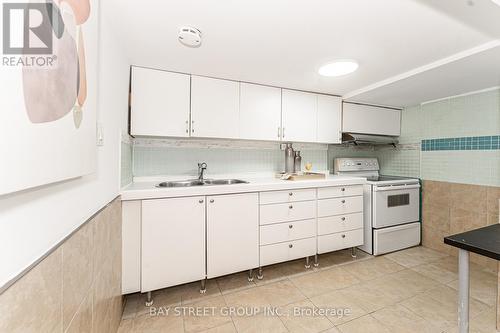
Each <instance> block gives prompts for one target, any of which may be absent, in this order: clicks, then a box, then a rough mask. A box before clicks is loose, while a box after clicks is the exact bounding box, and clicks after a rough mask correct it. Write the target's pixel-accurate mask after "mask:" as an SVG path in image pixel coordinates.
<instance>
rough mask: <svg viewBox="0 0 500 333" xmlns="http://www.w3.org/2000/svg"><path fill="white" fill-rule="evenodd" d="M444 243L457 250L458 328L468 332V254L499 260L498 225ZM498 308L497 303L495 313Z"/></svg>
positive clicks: (458, 235) (466, 233)
mask: <svg viewBox="0 0 500 333" xmlns="http://www.w3.org/2000/svg"><path fill="white" fill-rule="evenodd" d="M444 243H445V244H448V245H451V246H454V247H457V248H458V328H459V332H460V333H465V332H469V288H470V282H469V252H473V253H477V254H480V255H482V256H485V257H488V258H491V259H495V260H500V224H494V225H490V226H487V227H483V228H479V229H475V230H471V231H467V232H464V233H461V234H456V235H452V236H448V237H445V238H444ZM498 307H499V304H498V301H497V313H498V310H499V309H498ZM497 329H498V324H497Z"/></svg>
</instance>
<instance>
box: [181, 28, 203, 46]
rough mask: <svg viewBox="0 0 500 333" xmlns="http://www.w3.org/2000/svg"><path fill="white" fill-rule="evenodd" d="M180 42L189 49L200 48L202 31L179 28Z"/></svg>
mask: <svg viewBox="0 0 500 333" xmlns="http://www.w3.org/2000/svg"><path fill="white" fill-rule="evenodd" d="M178 38H179V42H181V44H183V45H185V46H189V47H199V46H200V45H201V31H200V30H198V29H196V28H193V27H180V28H179V36H178Z"/></svg>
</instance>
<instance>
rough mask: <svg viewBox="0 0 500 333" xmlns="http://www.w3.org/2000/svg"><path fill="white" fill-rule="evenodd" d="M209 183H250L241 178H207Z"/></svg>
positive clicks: (206, 182)
mask: <svg viewBox="0 0 500 333" xmlns="http://www.w3.org/2000/svg"><path fill="white" fill-rule="evenodd" d="M205 184H207V185H232V184H248V182H246V181H244V180H241V179H207V180H205Z"/></svg>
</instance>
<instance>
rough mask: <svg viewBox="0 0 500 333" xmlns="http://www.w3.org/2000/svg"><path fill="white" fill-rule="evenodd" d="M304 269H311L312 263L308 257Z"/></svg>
mask: <svg viewBox="0 0 500 333" xmlns="http://www.w3.org/2000/svg"><path fill="white" fill-rule="evenodd" d="M304 267H305V268H306V269H309V268H311V262H310V260H309V257H306V264H305V265H304Z"/></svg>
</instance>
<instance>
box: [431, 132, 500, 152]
mask: <svg viewBox="0 0 500 333" xmlns="http://www.w3.org/2000/svg"><path fill="white" fill-rule="evenodd" d="M421 149H422V151H435V150H496V149H500V135H491V136H469V137H461V138H444V139H430V140H422V145H421Z"/></svg>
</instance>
